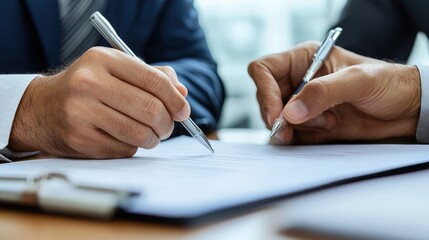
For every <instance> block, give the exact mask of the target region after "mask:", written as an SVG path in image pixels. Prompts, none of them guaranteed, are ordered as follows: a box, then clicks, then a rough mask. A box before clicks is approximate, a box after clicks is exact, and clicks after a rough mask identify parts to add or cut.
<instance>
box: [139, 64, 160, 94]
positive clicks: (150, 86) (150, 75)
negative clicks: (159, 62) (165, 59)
mask: <svg viewBox="0 0 429 240" xmlns="http://www.w3.org/2000/svg"><path fill="white" fill-rule="evenodd" d="M140 75H141V76H142V77H141V78H142V80H143V84H144V87H145V88H146V90H150V91H151V92H157V91H158V90H159V89H160V88H161V87H162V84H163V83H164V76H163V73H162V72H161V71H158V70H156V69H155V70H152V69H150V70H147V69H146V70H145V71H143V72H142V73H141V74H140Z"/></svg>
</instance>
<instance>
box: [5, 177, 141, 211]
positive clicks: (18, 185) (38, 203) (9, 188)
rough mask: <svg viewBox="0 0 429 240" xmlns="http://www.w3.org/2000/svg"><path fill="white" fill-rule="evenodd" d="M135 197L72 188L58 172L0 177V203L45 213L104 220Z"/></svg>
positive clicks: (128, 193) (133, 193)
mask: <svg viewBox="0 0 429 240" xmlns="http://www.w3.org/2000/svg"><path fill="white" fill-rule="evenodd" d="M138 195H140V193H139V192H137V191H133V190H123V189H115V188H106V187H97V186H91V185H81V184H75V183H74V182H73V181H71V180H70V178H69V177H67V175H65V174H63V173H58V172H51V173H46V174H40V175H37V176H25V175H19V174H18V175H5V174H2V175H0V201H1V202H8V203H11V204H16V205H26V206H34V207H39V208H40V209H42V210H44V211H48V212H55V213H66V214H73V215H81V216H87V217H95V218H102V219H107V218H111V217H112V216H113V214H114V213H115V210H116V209H118V208H124V207H125V206H127V205H128V202H129V200H131V198H132V197H135V196H138Z"/></svg>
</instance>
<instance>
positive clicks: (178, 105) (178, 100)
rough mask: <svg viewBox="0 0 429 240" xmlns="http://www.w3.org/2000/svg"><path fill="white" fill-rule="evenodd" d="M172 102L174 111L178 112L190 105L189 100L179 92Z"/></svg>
mask: <svg viewBox="0 0 429 240" xmlns="http://www.w3.org/2000/svg"><path fill="white" fill-rule="evenodd" d="M170 104H171V108H172V110H173V113H178V112H180V111H182V110H183V109H185V108H186V107H187V106H188V102H187V101H186V100H185V98H184V97H183V96H182V95H180V94H179V93H178V94H177V96H176V97H174V98H172V100H171V102H170Z"/></svg>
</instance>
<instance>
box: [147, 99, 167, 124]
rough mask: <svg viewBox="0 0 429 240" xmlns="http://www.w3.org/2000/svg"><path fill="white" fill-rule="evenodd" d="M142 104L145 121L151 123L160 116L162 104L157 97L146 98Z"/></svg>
mask: <svg viewBox="0 0 429 240" xmlns="http://www.w3.org/2000/svg"><path fill="white" fill-rule="evenodd" d="M142 106H143V112H144V114H145V118H146V119H147V121H149V122H151V123H153V122H157V120H158V118H159V117H161V112H162V108H163V104H162V102H161V101H160V100H158V99H157V98H152V97H151V98H146V99H145V100H144V101H143V104H142Z"/></svg>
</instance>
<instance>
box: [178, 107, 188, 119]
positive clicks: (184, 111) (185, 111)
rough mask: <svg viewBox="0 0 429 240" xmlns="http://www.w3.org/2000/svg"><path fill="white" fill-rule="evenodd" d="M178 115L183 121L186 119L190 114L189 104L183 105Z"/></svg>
mask: <svg viewBox="0 0 429 240" xmlns="http://www.w3.org/2000/svg"><path fill="white" fill-rule="evenodd" d="M177 115H178V116H179V118H180V119H181V121H183V120H185V119H186V118H187V117H188V116H189V108H188V107H187V106H185V107H183V108H182V110H180V111H179V112H178V113H177Z"/></svg>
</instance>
